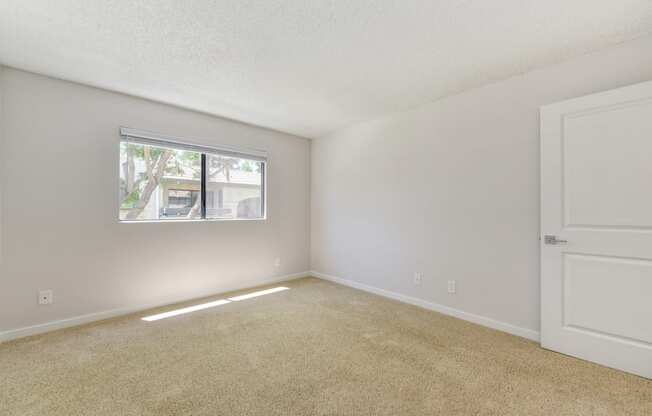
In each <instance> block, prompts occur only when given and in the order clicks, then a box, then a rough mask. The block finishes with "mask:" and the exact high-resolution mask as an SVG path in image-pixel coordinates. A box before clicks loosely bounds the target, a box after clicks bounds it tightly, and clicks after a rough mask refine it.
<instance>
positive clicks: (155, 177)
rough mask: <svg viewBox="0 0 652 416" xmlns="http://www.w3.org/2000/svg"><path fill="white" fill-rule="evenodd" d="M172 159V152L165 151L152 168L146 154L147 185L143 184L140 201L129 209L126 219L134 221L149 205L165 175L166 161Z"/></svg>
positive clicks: (148, 156) (147, 153)
mask: <svg viewBox="0 0 652 416" xmlns="http://www.w3.org/2000/svg"><path fill="white" fill-rule="evenodd" d="M145 148H146V149H147V147H145ZM171 157H172V151H171V150H166V151H165V152H163V153H161V155H160V156H159V158H158V160H157V161H156V164H155V165H154V167H153V168H152V162H151V159H150V155H149V152H146V166H147V184H145V189H143V192H142V193H141V195H140V199H138V201H137V202H136V204H135V206H134V208H132V209H130V210H129V212H128V213H127V216H126V219H128V220H135V219H137V218H138V216H139V215H140V213H141V212H143V210H144V209H145V207H146V206H147V204H148V203H149V200H150V198H151V197H152V193H154V190H155V189H156V188H157V187H158V185H159V183H160V181H161V177H162V176H163V173H165V167H166V166H167V164H168V161H169V160H170V158H171Z"/></svg>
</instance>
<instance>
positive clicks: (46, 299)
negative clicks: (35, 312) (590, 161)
mask: <svg viewBox="0 0 652 416" xmlns="http://www.w3.org/2000/svg"><path fill="white" fill-rule="evenodd" d="M53 301H54V296H53V293H52V290H49V289H48V290H39V292H38V303H39V305H51V304H52V302H53Z"/></svg>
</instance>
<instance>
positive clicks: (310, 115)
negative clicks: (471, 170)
mask: <svg viewBox="0 0 652 416" xmlns="http://www.w3.org/2000/svg"><path fill="white" fill-rule="evenodd" d="M650 30H652V2H650V1H649V0H618V1H596V0H574V1H567V0H548V1H541V0H496V1H486V0H412V1H395V0H356V1H350V0H334V1H328V2H320V1H305V0H266V1H243V0H219V1H215V0H194V1H183V2H180V1H178V0H139V1H119V0H86V1H83V2H80V1H78V0H58V1H56V2H54V1H47V0H30V1H25V0H3V1H2V2H0V63H3V64H5V65H8V66H13V67H17V68H21V69H26V70H29V71H34V72H38V73H43V74H45V75H50V76H54V77H59V78H63V79H68V80H72V81H77V82H81V83H86V84H90V85H93V86H99V87H103V88H107V89H111V90H116V91H119V92H124V93H128V94H132V95H136V96H142V97H146V98H150V99H154V100H158V101H163V102H167V103H172V104H176V105H179V106H183V107H187V108H191V109H195V110H200V111H204V112H208V113H211V114H216V115H221V116H224V117H228V118H233V119H237V120H240V121H244V122H248V123H252V124H257V125H261V126H265V127H270V128H273V129H277V130H282V131H285V132H290V133H294V134H298V135H302V136H306V137H317V136H322V135H324V134H326V133H329V132H332V131H334V130H336V129H338V128H341V127H343V126H346V125H349V124H351V123H355V122H358V121H363V120H367V119H370V118H375V117H378V116H380V115H383V114H385V113H388V112H394V111H400V110H404V109H407V108H410V107H413V106H417V105H419V104H422V103H425V102H428V101H432V100H434V99H437V98H440V97H443V96H446V95H450V94H453V93H456V92H460V91H462V90H466V89H469V88H473V87H477V86H480V85H483V84H486V83H488V82H491V81H494V80H498V79H503V78H507V77H510V76H514V75H516V74H519V73H523V72H525V71H528V70H531V69H533V68H537V67H540V66H543V65H546V64H550V63H553V62H557V61H560V60H564V59H568V58H570V57H573V56H577V55H580V54H584V53H587V52H589V51H592V50H596V49H599V48H602V47H605V46H607V45H611V44H614V43H618V42H622V41H625V40H628V39H632V38H635V37H638V36H640V35H643V34H645V33H646V32H648V31H650Z"/></svg>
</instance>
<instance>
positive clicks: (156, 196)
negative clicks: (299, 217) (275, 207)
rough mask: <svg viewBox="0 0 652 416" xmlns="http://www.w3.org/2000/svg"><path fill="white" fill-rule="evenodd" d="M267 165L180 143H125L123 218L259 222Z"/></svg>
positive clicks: (122, 157)
mask: <svg viewBox="0 0 652 416" xmlns="http://www.w3.org/2000/svg"><path fill="white" fill-rule="evenodd" d="M264 183H265V162H264V161H261V160H255V159H246V158H244V157H234V156H231V155H222V154H220V153H218V152H217V151H215V152H213V151H211V152H208V151H193V150H189V149H187V146H181V145H180V146H179V148H175V145H174V143H169V144H167V143H166V144H164V145H153V144H148V143H139V142H137V141H132V140H126V139H124V138H123V140H122V141H121V142H120V220H123V221H139V220H150V221H151V220H183V219H187V220H192V219H257V218H263V217H264V215H265V209H264V207H265V205H264V204H265V201H264V191H265V188H264Z"/></svg>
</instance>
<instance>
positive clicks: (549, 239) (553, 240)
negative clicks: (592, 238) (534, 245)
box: [543, 235, 568, 246]
mask: <svg viewBox="0 0 652 416" xmlns="http://www.w3.org/2000/svg"><path fill="white" fill-rule="evenodd" d="M543 242H544V243H546V244H550V245H553V246H554V245H558V244H566V243H568V240H560V239H558V238H557V236H556V235H544V236H543Z"/></svg>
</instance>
